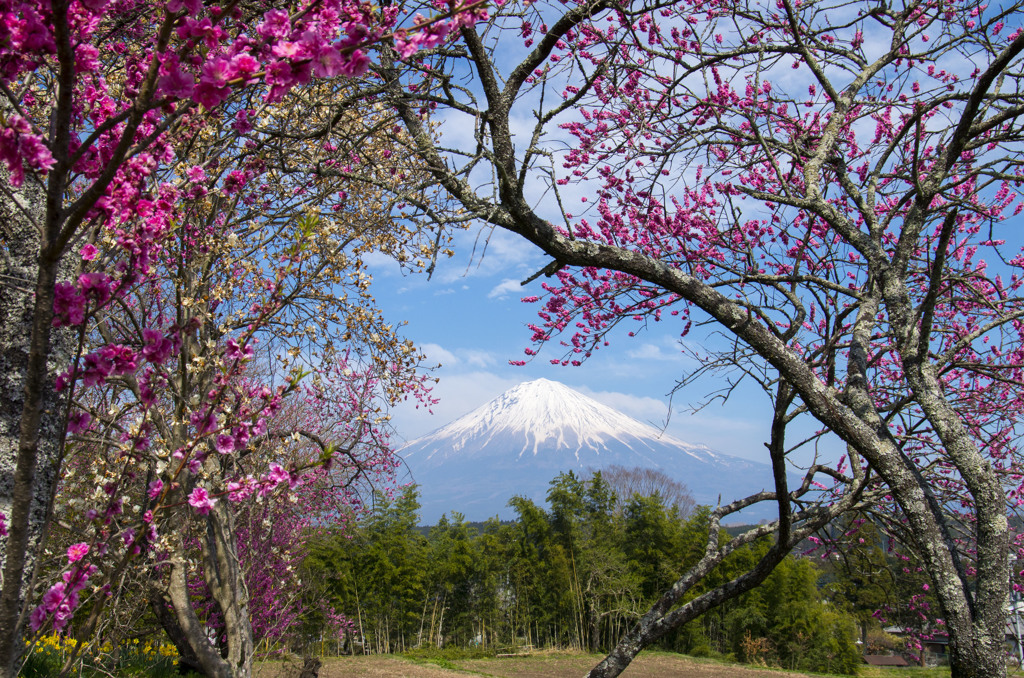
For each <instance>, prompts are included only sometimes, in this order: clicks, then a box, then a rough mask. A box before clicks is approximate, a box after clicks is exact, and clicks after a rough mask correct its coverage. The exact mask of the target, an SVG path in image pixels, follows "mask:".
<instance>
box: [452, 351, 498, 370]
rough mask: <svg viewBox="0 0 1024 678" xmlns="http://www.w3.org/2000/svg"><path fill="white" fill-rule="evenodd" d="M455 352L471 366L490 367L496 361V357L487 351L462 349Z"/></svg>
mask: <svg viewBox="0 0 1024 678" xmlns="http://www.w3.org/2000/svg"><path fill="white" fill-rule="evenodd" d="M457 353H458V355H459V357H460V358H462V360H463V361H464V362H465V363H466V364H467V365H470V366H472V367H491V366H492V365H495V364H497V363H498V360H497V358H495V357H494V354H493V353H491V352H489V351H481V350H474V349H463V350H459V351H457Z"/></svg>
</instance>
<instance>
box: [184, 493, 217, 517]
mask: <svg viewBox="0 0 1024 678" xmlns="http://www.w3.org/2000/svg"><path fill="white" fill-rule="evenodd" d="M188 503H189V505H190V506H191V507H192V508H194V509H195V510H196V513H198V514H199V515H201V516H205V515H206V514H207V513H209V512H210V509H212V508H213V505H214V504H215V503H217V500H216V499H214V498H213V497H211V496H210V493H209V492H207V491H206V488H204V487H197V488H195V489H194V490H192V494H190V495H189V496H188Z"/></svg>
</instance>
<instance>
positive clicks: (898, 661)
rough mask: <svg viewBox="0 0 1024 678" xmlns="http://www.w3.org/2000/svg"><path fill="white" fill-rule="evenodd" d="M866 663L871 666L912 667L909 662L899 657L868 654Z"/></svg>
mask: <svg viewBox="0 0 1024 678" xmlns="http://www.w3.org/2000/svg"><path fill="white" fill-rule="evenodd" d="M864 662H865V663H867V664H870V665H871V666H910V664H909V663H908V662H907V660H906V659H904V658H903V657H900V656H899V655H884V654H866V655H864Z"/></svg>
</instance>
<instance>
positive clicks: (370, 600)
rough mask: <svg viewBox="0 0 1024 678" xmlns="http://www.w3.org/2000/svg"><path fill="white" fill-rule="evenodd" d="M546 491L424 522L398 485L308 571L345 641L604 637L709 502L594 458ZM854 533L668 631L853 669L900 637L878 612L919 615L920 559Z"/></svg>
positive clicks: (389, 645)
mask: <svg viewBox="0 0 1024 678" xmlns="http://www.w3.org/2000/svg"><path fill="white" fill-rule="evenodd" d="M547 504H548V507H547V508H545V507H543V506H538V505H537V504H535V503H534V502H533V501H531V500H529V499H525V498H522V497H517V498H515V499H513V500H512V502H511V506H512V507H513V508H514V509H515V513H516V517H515V519H514V520H511V521H499V520H498V519H497V518H494V519H491V520H489V521H487V522H485V523H482V524H481V523H474V524H470V523H467V522H466V521H465V520H464V519H463V516H462V515H461V514H460V513H458V512H452V513H451V514H450V515H446V516H444V517H443V518H442V519H441V521H440V522H439V523H438V524H437V525H435V526H432V527H430V528H429V529H427V528H421V527H418V526H417V510H418V507H419V505H418V503H417V491H416V488H415V486H411V487H407V488H406V489H405V490H404V491H402V493H401V494H399V495H397V496H395V497H393V498H390V499H389V498H388V497H385V496H383V495H379V496H377V498H376V503H375V505H374V508H373V511H372V513H371V514H370V515H369V516H367V517H366V518H365V519H364V520H362V521H360V523H359V525H358V527H357V528H356V529H355V530H350V534H343V533H338V534H336V535H335V534H332V533H331V532H330V531H327V532H326V533H325V534H323V535H321V536H320V537H318V538H316V539H314V540H312V541H311V543H310V552H309V556H308V557H307V558H306V560H305V562H304V565H303V578H304V579H307V580H309V581H314V582H317V583H316V584H315V585H311V588H310V589H309V592H308V594H307V595H313V596H317V597H325V598H326V599H328V600H329V601H330V604H331V605H332V606H333V607H334V608H335V609H337V610H340V611H343V612H344V613H345V614H346V615H347V616H348V617H350V619H351V621H352V626H351V627H350V628H349V630H348V633H347V634H346V636H345V641H344V645H343V647H342V648H341V649H339V651H340V652H354V651H356V650H357V648H358V651H365V652H374V653H381V652H402V651H408V650H412V649H414V648H423V647H452V646H454V647H459V648H482V649H487V650H490V651H492V652H514V651H518V650H522V649H524V648H525V647H529V646H532V647H534V648H541V647H559V648H575V649H580V650H588V651H592V652H601V651H607V649H608V648H609V647H611V646H613V645H614V644H615V642H616V641H617V639H618V638H619V637H620V636H621V634H622V633H623V632H624V630H625V629H626V628H628V627H629V626H630V625H631V624H633V623H635V621H636V619H637V618H638V617H639V616H640V615H641V614H643V612H644V611H645V610H646V609H647V608H648V607H650V605H651V603H652V601H653V600H654V599H655V598H656V597H657V596H658V595H659V593H660V592H661V591H662V590H663V589H664V588H666V587H667V586H669V585H670V584H671V582H673V581H675V579H676V578H678V576H679V573H680V571H682V570H685V569H686V568H687V567H690V566H691V565H692V564H693V562H695V561H696V560H697V559H699V557H700V555H701V553H702V552H703V550H704V544H705V539H706V536H707V519H708V511H709V510H708V508H707V507H693V508H691V507H687V509H681V508H680V507H679V505H678V504H676V503H670V502H666V501H665V499H664V498H663V497H662V496H661V495H660V494H659V493H653V494H647V495H644V494H639V493H634V494H632V495H631V496H629V497H626V498H623V497H620V496H619V495H618V493H616V492H615V491H614V490H613V489H612V488H611V487H610V486H609V484H608V483H607V482H605V481H604V480H603V479H602V477H601V473H600V472H597V473H595V474H593V475H592V476H591V477H590V478H589V479H581V478H578V477H577V476H575V475H574V474H573V473H572V472H569V473H563V474H560V475H559V476H558V477H557V478H555V479H553V480H552V481H551V484H550V491H549V493H548V496H547ZM856 534H857V535H858V537H857V540H864V541H863V542H860V541H858V545H857V547H856V548H852V547H851V548H849V549H846V550H844V552H843V553H842V554H840V553H829V554H826V557H825V558H821V557H816V555H820V553H818V552H817V551H820V550H816V553H815V554H808V555H806V556H795V555H791V556H789V557H787V558H786V559H784V560H783V561H782V562H781V563H780V564H779V566H778V567H776V568H775V571H774V572H773V573H772V575H771V576H770V577H768V579H767V580H766V581H765V583H764V584H762V585H761V586H760V587H758V588H756V589H754V590H753V591H750V592H749V593H746V594H744V595H742V596H740V597H738V598H735V599H733V600H731V601H729V602H728V603H727V604H725V605H722V606H719V607H717V608H715V609H714V610H712V611H710V612H708V613H706V614H704V615H702V616H701V617H700V618H698V619H697V620H695V621H693V622H690V623H689V624H686V625H684V626H682V627H681V628H679V629H678V630H676V631H675V632H674V633H672V634H670V635H668V636H666V637H665V638H663V639H662V640H661V641H660V643H659V644H658V646H659V647H662V648H663V649H667V650H673V651H679V652H685V653H687V654H690V655H696V656H725V657H731V658H733V659H738V660H740V661H746V662H752V663H762V662H763V663H766V664H769V665H772V666H779V667H784V668H789V669H799V670H813V671H831V672H844V673H852V672H853V671H854V669H855V667H856V666H857V665H859V664H860V663H861V654H862V653H863V652H865V651H868V650H871V651H876V652H891V651H894V650H906V648H905V647H902V642H903V641H896V640H895V639H893V638H892V637H886V635H885V634H884V633H882V631H881V629H882V626H883V623H882V621H881V620H880V619H879V617H880V616H883V617H884V618H885V619H886V624H894V625H900V624H904V623H905V624H907V625H914V626H916V627H917V628H919V629H921V630H922V631H923V630H924V629H923V628H922V627H921V622H920V619H919V618H918V617H917V616H915V615H914V614H913V612H912V611H910V610H907V609H905V608H904V609H900V608H899V604H898V603H897V601H902V600H906V599H909V598H910V597H911V596H913V595H914V593H916V592H919V591H920V590H921V583H922V582H923V581H924V579H923V578H922V575H921V574H920V573H919V571H917V570H916V569H915V570H914V572H910V571H909V570H910V568H908V573H907V574H902V575H901V576H899V577H895V576H886V575H884V574H880V573H881V572H888V571H889V570H891V569H895V570H897V571H898V570H901V569H902V567H903V563H902V562H900V563H898V564H897V561H898V560H899V558H898V557H897V556H896V555H895V554H893V553H891V552H890V553H886V551H885V549H883V548H882V541H881V539H880V535H879V533H878V532H877V530H874V529H872V528H871V526H870V525H867V524H861V525H859V526H858V527H857V530H856ZM767 547H768V541H767V540H762V541H761V542H758V543H755V544H752V545H751V546H750V547H748V548H744V549H740V550H738V551H737V552H735V553H734V554H733V555H732V556H731V557H730V558H728V559H727V560H726V561H725V562H723V563H722V565H721V566H720V568H719V571H717V572H715V573H714V574H713V575H712V576H711V577H709V578H708V579H707V581H706V583H705V585H704V586H706V587H711V586H715V585H717V584H719V583H720V582H721V581H725V580H728V579H730V578H732V577H734V576H735V575H736V573H737V572H740V571H745V570H746V569H749V568H750V567H751V566H752V563H753V562H755V561H756V560H757V559H758V558H759V557H761V556H762V555H763V553H764V551H765V549H766V548H767ZM807 547H808V548H813V544H812V543H808V544H807ZM702 592H703V590H702V589H697V590H694V591H693V592H691V594H690V595H693V596H696V595H699V594H700V593H702ZM879 611H883V612H884V615H880V614H879ZM310 630H311V631H313V632H314V633H315V629H310ZM858 640H859V641H861V643H860V644H858V643H857V641H858Z"/></svg>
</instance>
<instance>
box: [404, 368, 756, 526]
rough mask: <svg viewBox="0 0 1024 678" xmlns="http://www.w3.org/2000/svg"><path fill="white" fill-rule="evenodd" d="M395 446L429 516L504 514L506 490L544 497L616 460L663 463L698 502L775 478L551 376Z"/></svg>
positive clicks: (430, 520) (507, 513)
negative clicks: (565, 480) (562, 478)
mask: <svg viewBox="0 0 1024 678" xmlns="http://www.w3.org/2000/svg"><path fill="white" fill-rule="evenodd" d="M399 454H401V455H402V457H403V458H404V459H405V460H406V463H407V464H408V468H409V471H410V473H411V475H412V480H414V481H415V482H417V483H419V484H420V485H421V502H422V504H423V509H422V519H423V521H424V522H425V523H428V524H430V523H434V522H436V521H437V519H438V518H439V517H440V516H441V514H442V513H445V512H450V511H453V510H456V511H460V512H462V513H463V514H465V516H466V518H467V519H470V520H482V519H486V518H488V517H490V516H494V515H500V516H501V517H503V518H508V517H511V516H512V515H513V512H512V511H511V510H510V509H509V508H508V507H507V503H508V500H509V499H510V498H511V497H513V496H514V495H523V496H527V497H530V498H531V499H534V500H535V501H537V502H538V503H542V502H543V501H544V497H545V495H546V493H547V489H548V482H549V481H550V480H551V479H552V478H553V477H554V476H555V475H557V474H558V473H559V472H560V471H569V470H574V471H577V472H582V471H586V470H587V469H589V468H602V467H607V466H611V465H613V464H618V465H621V466H626V467H632V466H643V467H652V468H658V469H661V470H663V471H664V472H665V473H667V474H668V475H670V476H672V477H673V478H675V479H677V480H679V481H681V482H683V483H685V484H686V485H687V487H688V488H689V489H690V491H691V492H692V493H693V495H694V497H695V498H696V500H697V502H698V503H702V504H716V503H717V502H718V497H719V495H721V496H722V500H723V501H728V500H731V499H735V498H737V497H740V496H745V495H747V494H750V493H752V492H757V491H759V490H761V489H764V488H767V487H769V486H770V485H771V469H770V467H769V466H768V465H767V464H760V463H757V462H752V461H747V460H745V459H740V458H738V457H733V456H729V455H725V454H720V453H717V452H713V451H712V450H710V449H709V448H707V447H706V446H703V445H692V444H690V443H686V442H683V441H681V440H678V439H676V438H673V437H671V436H668V435H665V434H663V433H662V432H661V431H659V430H658V429H656V428H654V427H653V426H650V425H647V424H644V423H641V422H639V421H637V420H636V419H633V418H632V417H629V416H627V415H625V414H622V413H621V412H619V411H617V410H615V409H612V408H610V407H607V406H605V405H602V404H601V403H599V402H597V401H595V400H593V399H592V398H588V397H587V396H584V395H583V394H581V393H578V392H576V391H573V390H572V389H570V388H568V387H567V386H564V385H563V384H560V383H558V382H554V381H549V380H547V379H538V380H537V381H531V382H527V383H523V384H519V385H518V386H516V387H515V388H512V389H510V390H508V391H506V392H505V393H503V394H502V395H500V396H498V397H497V398H495V399H494V400H492V401H491V402H489V403H487V404H486V405H483V406H482V407H480V408H478V409H476V410H474V411H473V412H470V413H469V414H467V415H465V416H464V417H461V418H460V419H457V420H455V421H453V422H452V423H450V424H448V425H447V426H445V427H443V428H441V429H438V430H437V431H435V432H434V433H431V434H430V435H427V436H424V437H422V438H418V439H416V440H413V441H411V442H410V443H409V444H408V445H406V446H405V447H403V448H402V449H401V450H400V451H399ZM744 517H746V518H748V519H757V518H759V517H762V516H759V515H751V516H744Z"/></svg>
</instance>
